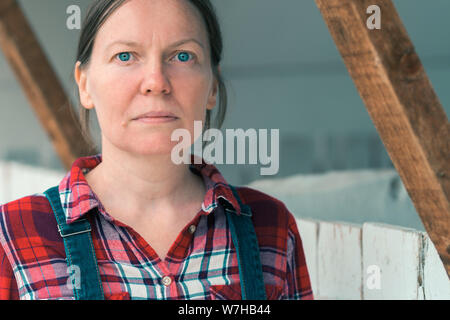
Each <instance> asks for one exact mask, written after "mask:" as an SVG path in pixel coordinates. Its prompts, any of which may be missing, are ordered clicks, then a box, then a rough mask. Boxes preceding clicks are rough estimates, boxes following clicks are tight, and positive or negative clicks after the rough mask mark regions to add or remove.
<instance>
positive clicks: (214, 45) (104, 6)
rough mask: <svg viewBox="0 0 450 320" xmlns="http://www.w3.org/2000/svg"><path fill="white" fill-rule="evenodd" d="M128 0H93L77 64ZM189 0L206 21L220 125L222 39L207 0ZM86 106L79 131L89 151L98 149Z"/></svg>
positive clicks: (208, 118) (218, 123)
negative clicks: (91, 130) (106, 23)
mask: <svg viewBox="0 0 450 320" xmlns="http://www.w3.org/2000/svg"><path fill="white" fill-rule="evenodd" d="M125 1H127V0H95V1H94V2H93V3H92V5H91V6H90V8H89V9H88V12H87V14H86V17H85V18H84V21H83V25H82V28H81V34H80V38H79V41H78V50H77V56H76V61H80V68H81V69H82V68H83V67H86V66H87V65H88V64H89V61H90V58H91V55H92V50H93V47H94V41H95V37H96V35H97V33H98V30H99V29H100V27H101V26H102V25H103V23H104V22H105V21H106V20H107V19H108V17H109V16H111V14H112V13H113V12H114V11H115V10H117V9H118V8H119V7H120V6H121V5H122V4H124V3H125ZM185 1H189V3H191V4H192V5H194V7H195V8H197V10H198V11H199V12H200V14H201V16H202V17H203V21H204V23H205V25H206V31H207V34H208V40H209V44H210V50H211V52H210V56H211V67H212V71H213V75H214V76H215V78H216V80H217V82H218V94H219V99H218V100H219V104H218V110H217V115H216V118H215V123H214V124H215V126H216V127H217V128H219V129H220V127H221V126H222V124H223V121H224V119H225V114H226V110H227V90H226V87H225V83H224V80H223V78H222V75H221V74H220V72H219V69H218V67H219V64H220V62H221V60H222V51H223V42H222V33H221V30H220V26H219V22H218V18H217V15H216V12H215V9H214V7H213V6H212V4H211V2H210V0H185ZM89 111H90V110H89V109H86V108H83V107H80V111H79V120H80V124H81V131H82V135H83V137H84V138H85V140H86V143H87V144H88V146H89V148H91V149H90V150H91V152H97V151H96V147H95V144H94V143H93V141H92V136H91V132H90V129H89V115H90V113H89ZM211 113H212V111H211V110H206V118H205V124H204V127H203V130H204V131H205V130H207V129H209V128H210V127H211Z"/></svg>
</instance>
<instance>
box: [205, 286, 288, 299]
mask: <svg viewBox="0 0 450 320" xmlns="http://www.w3.org/2000/svg"><path fill="white" fill-rule="evenodd" d="M265 288H266V296H267V300H280V299H282V298H283V288H282V287H280V286H277V285H273V284H265ZM210 297H211V300H242V295H241V284H240V282H237V283H233V284H229V285H213V286H211V287H210Z"/></svg>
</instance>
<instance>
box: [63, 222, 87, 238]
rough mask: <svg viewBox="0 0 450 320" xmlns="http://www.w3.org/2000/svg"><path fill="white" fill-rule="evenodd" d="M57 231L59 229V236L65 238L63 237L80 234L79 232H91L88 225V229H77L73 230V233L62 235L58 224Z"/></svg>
mask: <svg viewBox="0 0 450 320" xmlns="http://www.w3.org/2000/svg"><path fill="white" fill-rule="evenodd" d="M58 231H59V234H60V235H61V237H63V238H65V237H70V236H74V235H76V234H81V233H86V232H91V227H90V226H89V229H88V230H83V231H78V232H73V233H69V234H66V235H63V234H62V232H61V228H60V227H59V225H58Z"/></svg>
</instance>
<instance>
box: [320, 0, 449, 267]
mask: <svg viewBox="0 0 450 320" xmlns="http://www.w3.org/2000/svg"><path fill="white" fill-rule="evenodd" d="M315 1H316V4H317V6H318V7H319V10H320V12H321V14H322V16H323V18H324V20H325V22H326V24H327V26H328V29H329V30H330V33H331V36H332V38H333V39H334V41H335V43H336V46H337V48H338V50H339V52H340V53H341V55H342V57H343V59H344V62H345V64H346V66H347V69H348V71H349V73H350V76H351V77H352V78H353V81H354V83H355V85H356V87H357V89H358V91H359V94H360V96H361V98H362V100H363V101H364V103H365V105H366V108H367V111H368V113H369V115H370V117H371V118H372V121H373V123H374V125H375V127H376V129H377V131H378V133H379V135H380V137H381V139H382V141H383V143H384V146H385V148H386V150H387V152H388V153H389V156H390V158H391V159H392V162H393V164H394V166H395V168H396V169H397V171H398V173H399V176H400V177H401V179H402V181H403V184H404V185H405V188H406V190H407V191H408V194H409V196H410V198H411V200H412V202H413V203H414V206H415V208H416V210H417V212H418V214H419V216H420V218H421V219H422V222H423V224H424V226H425V229H426V231H427V233H428V235H429V237H430V239H431V240H432V241H433V243H434V245H435V247H436V249H437V251H438V252H439V256H440V258H441V259H442V262H443V264H444V266H445V268H446V270H447V274H448V275H450V204H449V196H450V124H449V122H448V119H447V115H446V114H445V111H444V109H443V108H442V106H441V104H440V102H439V99H438V97H437V95H436V93H435V92H434V90H433V88H432V85H431V83H430V80H429V79H428V77H427V75H426V73H425V70H424V68H423V66H422V63H421V62H420V59H419V57H418V55H417V53H416V52H415V50H414V46H413V44H412V42H411V40H410V38H409V37H408V34H407V32H406V29H405V27H404V26H403V24H402V21H401V19H400V17H399V16H398V14H397V11H396V9H395V7H394V5H393V4H392V2H391V0H315ZM373 4H376V5H378V6H379V8H380V9H381V29H373V30H369V29H368V28H367V26H366V21H367V19H368V18H369V16H370V15H369V14H367V13H366V10H367V8H368V7H369V6H370V5H373Z"/></svg>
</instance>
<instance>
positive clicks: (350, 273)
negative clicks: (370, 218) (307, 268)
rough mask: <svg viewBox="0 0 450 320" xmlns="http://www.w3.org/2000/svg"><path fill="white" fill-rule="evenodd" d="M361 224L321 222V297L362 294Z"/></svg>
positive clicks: (319, 255)
mask: <svg viewBox="0 0 450 320" xmlns="http://www.w3.org/2000/svg"><path fill="white" fill-rule="evenodd" d="M361 230H362V229H361V226H359V225H354V224H347V223H341V222H335V223H333V222H320V224H319V242H318V252H317V255H318V279H317V281H318V287H319V292H318V293H319V295H320V298H321V299H354V300H359V299H361V297H362V291H361V290H362V288H361V280H362V270H361V267H362V258H361V252H362V251H361Z"/></svg>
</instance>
